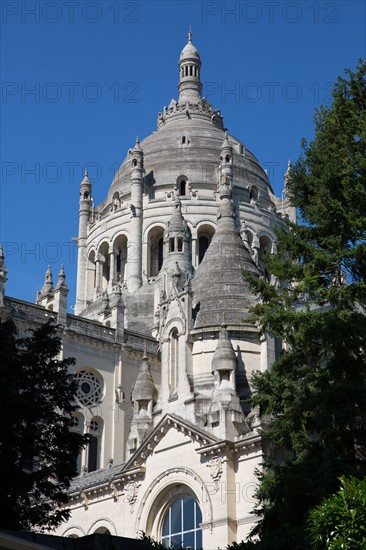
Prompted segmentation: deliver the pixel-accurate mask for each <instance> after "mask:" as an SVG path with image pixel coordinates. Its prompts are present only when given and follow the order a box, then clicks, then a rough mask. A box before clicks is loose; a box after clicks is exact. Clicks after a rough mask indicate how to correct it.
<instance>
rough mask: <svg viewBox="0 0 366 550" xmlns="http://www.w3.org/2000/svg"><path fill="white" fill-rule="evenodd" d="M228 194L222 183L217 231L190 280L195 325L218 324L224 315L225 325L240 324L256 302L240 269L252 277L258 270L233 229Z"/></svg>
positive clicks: (232, 211) (233, 218) (233, 216)
mask: <svg viewBox="0 0 366 550" xmlns="http://www.w3.org/2000/svg"><path fill="white" fill-rule="evenodd" d="M228 194H231V192H230V191H229V190H228V188H227V186H226V185H224V186H223V189H222V192H220V195H221V197H222V198H221V202H220V206H219V213H218V222H217V229H216V233H215V234H214V236H213V237H212V241H211V243H210V246H209V247H208V249H207V250H206V253H205V256H204V258H203V260H202V262H201V263H200V265H199V266H198V268H197V271H196V274H195V276H194V278H193V281H192V289H193V307H196V306H197V305H198V304H199V311H198V314H197V317H196V322H195V328H202V327H208V326H217V325H221V320H222V318H223V314H225V319H226V322H227V323H228V324H235V325H240V324H242V322H243V319H244V318H245V316H246V313H247V312H248V309H249V307H251V305H252V304H253V303H254V301H255V297H254V295H253V294H252V292H251V290H250V288H249V284H248V283H247V282H246V281H245V280H244V278H243V271H246V272H249V273H251V274H253V275H254V276H259V275H260V271H259V269H258V268H257V266H256V265H255V263H254V262H253V260H252V257H251V255H250V252H249V250H248V249H247V248H246V246H245V245H244V243H243V240H242V239H241V237H240V235H239V232H238V230H237V228H236V225H235V214H234V210H233V205H232V202H231V199H230V198H229V197H228ZM208 283H209V284H208Z"/></svg>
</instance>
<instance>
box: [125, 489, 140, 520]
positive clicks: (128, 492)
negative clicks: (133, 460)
mask: <svg viewBox="0 0 366 550" xmlns="http://www.w3.org/2000/svg"><path fill="white" fill-rule="evenodd" d="M139 487H140V483H137V481H129V482H128V483H127V485H126V486H125V502H128V504H129V505H130V513H131V514H133V511H134V508H135V503H136V502H137V495H138V490H139Z"/></svg>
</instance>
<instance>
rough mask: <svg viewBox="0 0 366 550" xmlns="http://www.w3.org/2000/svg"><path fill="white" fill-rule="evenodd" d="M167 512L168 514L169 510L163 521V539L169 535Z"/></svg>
mask: <svg viewBox="0 0 366 550" xmlns="http://www.w3.org/2000/svg"><path fill="white" fill-rule="evenodd" d="M169 512H170V509H169V510H168V511H167V513H166V516H165V520H164V523H163V530H162V535H163V537H165V536H166V535H169Z"/></svg>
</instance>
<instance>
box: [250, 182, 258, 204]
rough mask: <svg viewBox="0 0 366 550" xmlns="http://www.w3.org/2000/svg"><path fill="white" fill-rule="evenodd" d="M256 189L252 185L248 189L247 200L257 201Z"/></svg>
mask: <svg viewBox="0 0 366 550" xmlns="http://www.w3.org/2000/svg"><path fill="white" fill-rule="evenodd" d="M258 195H259V193H258V187H256V186H255V185H252V187H251V188H250V192H249V199H250V200H254V201H256V200H258Z"/></svg>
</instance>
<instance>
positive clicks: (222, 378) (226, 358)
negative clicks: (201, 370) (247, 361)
mask: <svg viewBox="0 0 366 550" xmlns="http://www.w3.org/2000/svg"><path fill="white" fill-rule="evenodd" d="M211 367H212V369H211V370H212V372H213V373H218V378H219V379H218V389H224V388H225V389H227V388H228V387H230V388H231V389H233V390H234V389H235V369H236V357H235V353H234V349H233V346H232V343H231V341H230V338H229V334H228V331H227V329H226V325H225V324H222V325H221V331H220V336H219V340H218V342H217V346H216V350H215V353H214V356H213V359H212V363H211Z"/></svg>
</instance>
